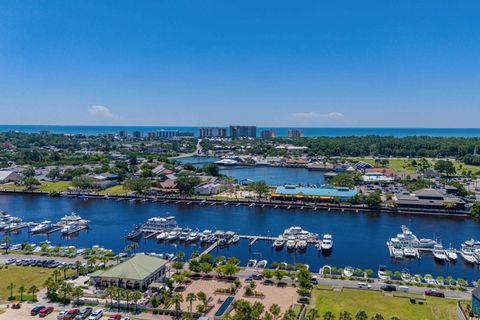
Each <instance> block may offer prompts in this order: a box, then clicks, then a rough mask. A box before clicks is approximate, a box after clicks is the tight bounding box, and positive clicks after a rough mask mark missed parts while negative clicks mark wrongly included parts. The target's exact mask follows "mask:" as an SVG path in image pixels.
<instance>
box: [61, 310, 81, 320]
mask: <svg viewBox="0 0 480 320" xmlns="http://www.w3.org/2000/svg"><path fill="white" fill-rule="evenodd" d="M79 313H80V310H79V309H70V310H68V312H67V314H66V315H64V316H63V320H73V319H75V317H76V316H77V314H79Z"/></svg>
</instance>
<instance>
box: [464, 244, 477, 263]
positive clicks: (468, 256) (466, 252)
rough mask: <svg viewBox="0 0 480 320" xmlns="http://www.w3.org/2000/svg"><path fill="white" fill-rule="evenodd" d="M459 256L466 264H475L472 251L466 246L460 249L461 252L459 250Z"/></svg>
mask: <svg viewBox="0 0 480 320" xmlns="http://www.w3.org/2000/svg"><path fill="white" fill-rule="evenodd" d="M460 256H461V257H462V259H463V260H464V261H465V262H467V263H475V262H477V259H475V256H474V255H473V250H472V249H471V248H468V247H466V246H464V247H462V250H460Z"/></svg>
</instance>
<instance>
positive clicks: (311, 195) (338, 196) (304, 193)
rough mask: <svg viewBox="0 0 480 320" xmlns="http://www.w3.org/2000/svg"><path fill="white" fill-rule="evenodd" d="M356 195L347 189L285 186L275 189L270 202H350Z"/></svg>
mask: <svg viewBox="0 0 480 320" xmlns="http://www.w3.org/2000/svg"><path fill="white" fill-rule="evenodd" d="M356 195H357V191H356V190H354V189H348V188H326V187H325V188H310V187H299V186H296V185H285V186H280V187H277V188H276V189H275V191H273V192H272V193H271V195H270V197H271V199H272V200H288V201H292V200H293V201H295V200H301V201H308V202H314V201H315V202H316V201H333V200H337V201H341V202H347V201H351V200H352V199H353V198H354V197H355V196H356Z"/></svg>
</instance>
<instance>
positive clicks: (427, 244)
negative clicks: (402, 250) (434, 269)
mask: <svg viewBox="0 0 480 320" xmlns="http://www.w3.org/2000/svg"><path fill="white" fill-rule="evenodd" d="M396 241H398V242H399V243H400V245H401V246H402V247H414V248H433V246H435V244H436V243H437V242H436V241H435V240H433V239H428V238H421V239H418V238H417V236H415V235H414V234H413V233H412V231H410V229H409V228H407V227H406V226H404V225H403V226H402V233H399V234H397V236H396V237H395V238H391V239H390V242H396Z"/></svg>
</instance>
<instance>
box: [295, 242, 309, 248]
mask: <svg viewBox="0 0 480 320" xmlns="http://www.w3.org/2000/svg"><path fill="white" fill-rule="evenodd" d="M307 245H308V243H307V241H306V240H298V241H297V243H296V245H295V248H297V249H299V250H305V249H307Z"/></svg>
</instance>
